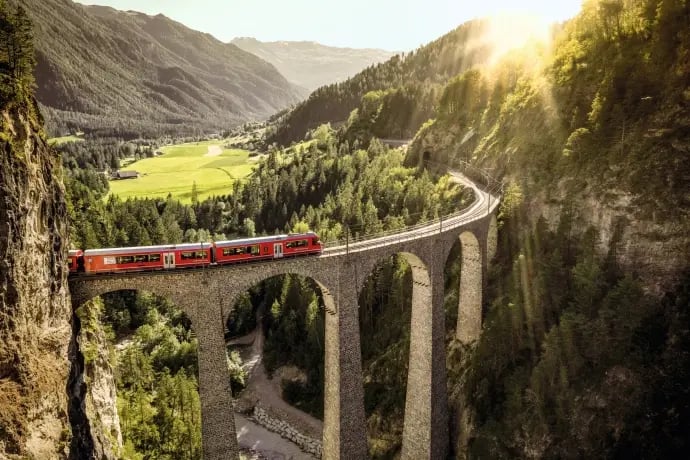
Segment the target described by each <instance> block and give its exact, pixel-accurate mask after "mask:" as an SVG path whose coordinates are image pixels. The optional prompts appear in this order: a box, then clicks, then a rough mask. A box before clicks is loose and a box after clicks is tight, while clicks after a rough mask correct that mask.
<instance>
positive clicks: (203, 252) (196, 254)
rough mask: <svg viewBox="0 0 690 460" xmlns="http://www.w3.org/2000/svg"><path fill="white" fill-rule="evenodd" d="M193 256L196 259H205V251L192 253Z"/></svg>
mask: <svg viewBox="0 0 690 460" xmlns="http://www.w3.org/2000/svg"><path fill="white" fill-rule="evenodd" d="M194 256H195V257H196V258H197V259H205V258H206V251H197V252H195V253H194Z"/></svg>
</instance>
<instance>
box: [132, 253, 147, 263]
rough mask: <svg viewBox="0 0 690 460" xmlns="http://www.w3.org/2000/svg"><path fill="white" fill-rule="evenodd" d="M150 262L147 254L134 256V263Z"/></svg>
mask: <svg viewBox="0 0 690 460" xmlns="http://www.w3.org/2000/svg"><path fill="white" fill-rule="evenodd" d="M148 261H149V256H148V255H146V254H141V255H136V256H134V262H148Z"/></svg>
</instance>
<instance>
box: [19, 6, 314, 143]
mask: <svg viewBox="0 0 690 460" xmlns="http://www.w3.org/2000/svg"><path fill="white" fill-rule="evenodd" d="M15 1H16V0H15ZM21 3H22V4H23V5H24V7H25V8H26V9H27V11H28V12H29V16H30V18H31V20H32V22H33V23H34V34H35V44H36V58H37V67H36V72H35V73H36V81H37V90H36V96H37V98H38V100H39V102H40V103H41V104H42V105H43V106H44V108H45V110H44V111H45V112H46V114H47V117H48V121H49V122H51V123H52V125H53V130H55V129H56V128H57V130H58V131H63V130H74V129H82V130H85V131H93V130H102V131H106V130H113V129H116V130H118V131H119V132H121V133H122V132H124V133H126V132H128V131H133V132H134V133H136V132H139V133H141V132H142V131H151V133H152V134H154V133H156V132H161V131H165V132H171V133H179V132H181V131H182V132H184V131H188V132H189V131H193V130H194V129H197V130H199V129H203V130H208V129H218V128H222V127H227V126H229V125H233V124H238V123H241V122H244V121H247V120H251V119H260V118H264V117H266V116H267V115H270V114H271V113H274V112H276V111H278V110H281V109H283V108H285V107H287V106H289V105H291V104H294V103H295V102H297V101H298V100H299V99H300V96H301V94H302V93H300V90H299V89H298V88H296V87H295V86H294V85H292V84H290V83H289V82H288V81H287V80H286V79H285V78H284V77H283V76H282V75H281V74H280V73H279V72H278V70H277V69H276V68H275V67H273V66H272V65H271V64H269V63H267V62H266V61H264V60H262V59H260V58H258V57H256V56H254V55H253V54H251V53H248V52H246V51H243V50H241V49H240V48H238V47H236V46H235V45H232V44H226V43H222V42H220V41H218V40H216V39H215V38H213V37H212V36H211V35H209V34H205V33H201V32H197V31H195V30H191V29H189V28H187V27H185V26H184V25H182V24H180V23H178V22H175V21H173V20H171V19H169V18H167V17H165V16H163V15H156V16H148V15H145V14H142V13H137V12H132V11H128V12H123V11H118V10H115V9H112V8H109V7H102V6H84V5H80V4H76V3H73V2H71V1H70V0H22V2H21ZM134 133H132V134H134Z"/></svg>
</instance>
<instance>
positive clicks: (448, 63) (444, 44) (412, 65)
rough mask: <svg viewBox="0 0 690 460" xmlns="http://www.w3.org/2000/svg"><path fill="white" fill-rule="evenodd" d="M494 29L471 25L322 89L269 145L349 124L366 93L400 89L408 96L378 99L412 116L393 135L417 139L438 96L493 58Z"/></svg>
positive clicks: (484, 23) (284, 120)
mask: <svg viewBox="0 0 690 460" xmlns="http://www.w3.org/2000/svg"><path fill="white" fill-rule="evenodd" d="M490 25H491V24H490V22H489V21H488V20H475V21H471V22H467V23H465V24H463V25H461V26H460V27H458V28H456V29H455V30H453V31H451V32H449V33H448V34H446V35H444V36H443V37H441V38H439V39H438V40H435V41H433V42H431V43H429V44H428V45H425V46H423V47H421V48H419V49H418V50H416V51H414V52H411V53H407V54H404V53H403V54H402V55H396V56H393V57H392V58H390V59H389V60H388V61H386V62H384V63H380V64H376V65H373V66H370V67H368V68H367V69H365V70H363V71H362V72H360V73H358V74H357V75H355V76H354V77H352V78H349V79H348V80H346V81H345V82H342V83H338V84H331V85H328V86H323V87H321V88H319V89H317V90H316V91H314V92H313V93H312V94H311V95H310V96H309V98H308V99H307V100H305V101H303V102H301V103H300V104H298V105H297V106H296V107H295V108H294V109H293V110H291V111H290V112H288V113H287V114H285V115H283V116H282V117H280V118H279V119H278V120H277V122H276V124H275V126H274V127H273V131H272V132H270V133H268V136H267V140H268V141H269V142H277V143H279V144H283V145H287V144H289V143H290V142H292V141H297V140H300V139H302V138H303V137H304V135H305V133H306V132H307V130H309V129H312V128H314V127H316V126H318V125H320V124H322V123H326V122H341V121H345V120H347V118H348V116H349V115H350V112H351V111H352V110H353V109H355V108H357V107H358V106H359V105H360V103H363V104H365V105H367V104H366V102H365V101H362V98H363V96H364V95H365V94H367V93H370V92H372V91H389V90H395V89H398V90H401V91H402V92H399V93H397V94H392V93H391V94H388V95H384V94H378V95H376V98H379V97H380V96H387V97H388V98H389V99H397V101H391V102H393V105H395V106H397V110H396V113H397V115H398V116H399V117H402V118H406V117H409V119H402V120H398V121H397V122H396V123H394V124H395V125H397V126H398V127H399V129H394V131H397V132H392V133H390V134H391V135H394V136H401V135H402V136H412V135H414V133H415V132H416V130H417V129H418V128H419V125H420V124H421V123H423V122H424V121H426V120H427V119H428V118H430V117H431V116H433V109H434V106H435V104H436V102H437V96H438V94H440V91H441V90H442V89H443V84H445V82H446V81H448V80H449V79H450V78H452V77H454V76H455V75H457V74H458V73H460V72H463V71H465V70H467V69H470V68H472V67H474V66H477V65H481V64H484V63H486V62H488V60H489V59H491V57H492V48H491V42H490V40H489V39H488V34H487V31H488V30H489V27H490ZM368 105H371V104H368Z"/></svg>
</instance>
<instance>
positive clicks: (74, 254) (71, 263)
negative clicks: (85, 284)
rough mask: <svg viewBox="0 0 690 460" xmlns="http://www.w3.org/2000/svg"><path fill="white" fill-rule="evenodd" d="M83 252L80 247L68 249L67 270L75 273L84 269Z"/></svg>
mask: <svg viewBox="0 0 690 460" xmlns="http://www.w3.org/2000/svg"><path fill="white" fill-rule="evenodd" d="M83 255H84V253H83V252H82V251H81V249H70V250H69V253H68V255H67V260H68V264H67V266H68V267H69V272H70V273H77V272H79V271H84V262H83V259H82V257H83ZM80 265H81V267H80Z"/></svg>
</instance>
